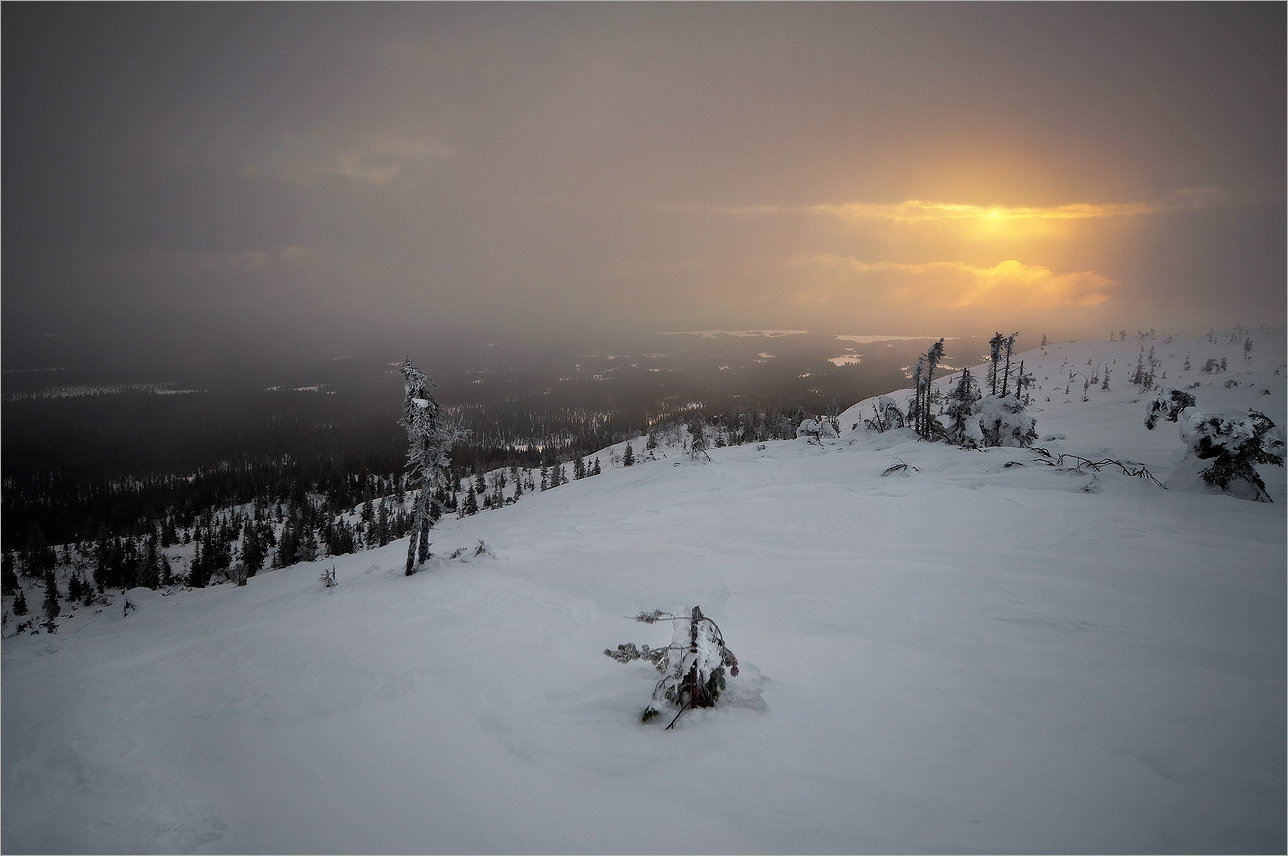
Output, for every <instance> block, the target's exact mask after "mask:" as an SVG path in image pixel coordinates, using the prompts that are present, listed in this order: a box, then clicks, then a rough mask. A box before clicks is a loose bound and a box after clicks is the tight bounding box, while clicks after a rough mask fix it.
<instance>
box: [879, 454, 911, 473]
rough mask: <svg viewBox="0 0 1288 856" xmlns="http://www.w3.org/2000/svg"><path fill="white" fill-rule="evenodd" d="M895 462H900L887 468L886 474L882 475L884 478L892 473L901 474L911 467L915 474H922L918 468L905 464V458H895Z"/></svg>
mask: <svg viewBox="0 0 1288 856" xmlns="http://www.w3.org/2000/svg"><path fill="white" fill-rule="evenodd" d="M895 460H896V461H898V462H899V463H897V464H891V465H890V466H889V467H886V470H885V472H883V473H882V474H881V475H882V476H888V475H890V474H891V473H897V472H900V471H901V470H906V469H908V468H909V467H912V471H913V472H914V473H916V472H920V470H918V469H917V468H916V467H913V466H912V465H911V464H906V463H904V461H903V458H895Z"/></svg>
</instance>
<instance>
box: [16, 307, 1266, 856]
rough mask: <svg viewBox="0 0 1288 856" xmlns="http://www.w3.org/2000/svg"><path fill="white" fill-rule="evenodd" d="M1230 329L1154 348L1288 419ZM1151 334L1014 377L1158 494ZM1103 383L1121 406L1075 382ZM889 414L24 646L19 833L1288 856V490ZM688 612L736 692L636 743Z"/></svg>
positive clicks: (1078, 442)
mask: <svg viewBox="0 0 1288 856" xmlns="http://www.w3.org/2000/svg"><path fill="white" fill-rule="evenodd" d="M1245 335H1246V336H1247V337H1251V338H1252V339H1253V341H1254V343H1255V345H1254V348H1253V350H1252V352H1251V359H1250V360H1247V361H1245V360H1244V354H1243V350H1242V346H1243V341H1244V336H1245ZM1230 338H1231V332H1230V331H1226V332H1224V333H1218V334H1216V339H1217V342H1216V343H1211V342H1209V341H1208V340H1207V337H1198V338H1195V339H1176V340H1174V341H1172V342H1168V343H1166V344H1165V343H1164V342H1163V340H1162V339H1161V338H1160V339H1158V340H1156V341H1146V342H1144V343H1143V344H1144V346H1145V348H1146V349H1148V348H1149V347H1150V346H1153V347H1154V348H1155V351H1156V354H1157V357H1158V358H1159V359H1160V360H1161V361H1162V367H1161V371H1166V372H1167V378H1166V379H1164V380H1162V381H1161V383H1162V384H1163V385H1165V386H1178V387H1180V386H1189V385H1190V384H1193V383H1195V382H1197V383H1199V384H1201V385H1200V386H1199V387H1198V388H1196V389H1192V390H1191V392H1192V393H1193V394H1194V395H1195V396H1196V398H1197V399H1198V406H1199V407H1200V409H1203V410H1205V411H1215V412H1219V411H1222V410H1224V411H1229V412H1243V411H1244V410H1246V408H1247V407H1249V406H1252V407H1256V408H1257V409H1259V410H1261V411H1263V412H1265V413H1266V414H1267V415H1269V416H1270V418H1271V419H1273V420H1274V421H1275V422H1276V423H1277V424H1280V425H1282V424H1284V421H1285V385H1284V373H1285V371H1288V367H1286V366H1285V365H1284V350H1285V348H1284V341H1285V339H1284V331H1283V330H1282V329H1279V330H1271V331H1266V330H1259V329H1254V330H1252V331H1241V334H1240V336H1238V337H1236V338H1237V341H1235V342H1230V341H1228V340H1229V339H1230ZM1141 345H1142V343H1141V342H1139V341H1136V340H1132V341H1127V342H1114V343H1109V342H1101V343H1072V344H1071V343H1064V344H1056V345H1050V346H1048V347H1047V348H1045V349H1044V350H1043V349H1035V350H1033V351H1030V352H1028V353H1025V354H1023V355H1021V356H1022V357H1023V359H1024V360H1025V362H1026V371H1031V372H1034V373H1035V375H1036V382H1037V384H1038V386H1036V387H1035V388H1034V389H1033V395H1034V397H1035V402H1034V405H1033V408H1032V411H1033V412H1034V415H1035V416H1036V417H1037V420H1038V421H1037V430H1038V433H1039V436H1040V437H1041V438H1054V439H1046V440H1039V442H1038V444H1037V445H1040V446H1043V447H1045V448H1046V449H1048V451H1050V452H1052V453H1053V454H1058V453H1060V452H1068V453H1072V454H1076V455H1080V456H1082V457H1084V458H1089V459H1092V460H1100V459H1102V458H1105V457H1112V458H1116V459H1119V460H1124V461H1126V460H1131V461H1133V462H1137V463H1140V464H1143V465H1145V466H1146V467H1148V469H1149V470H1150V472H1151V473H1153V474H1155V475H1156V476H1158V478H1160V479H1166V477H1167V476H1168V475H1169V474H1170V473H1171V471H1172V470H1174V469H1175V468H1176V467H1177V465H1178V464H1179V463H1180V459H1181V456H1182V452H1183V448H1182V445H1181V442H1180V440H1179V438H1178V435H1177V430H1176V426H1175V425H1174V424H1172V423H1164V424H1162V425H1161V426H1160V427H1159V428H1157V429H1156V430H1154V431H1146V430H1145V428H1144V425H1143V420H1144V416H1145V412H1146V407H1147V404H1148V402H1149V400H1151V399H1152V398H1153V393H1148V394H1146V393H1141V392H1139V391H1138V390H1137V388H1136V387H1133V386H1132V385H1131V384H1129V383H1128V382H1127V381H1128V377H1129V375H1130V374H1131V371H1132V369H1133V367H1134V365H1135V363H1136V359H1137V356H1138V353H1139V349H1140V347H1141ZM1187 355H1188V356H1189V359H1190V362H1191V365H1192V367H1193V368H1192V370H1191V371H1184V370H1183V369H1182V363H1183V360H1184V359H1185V357H1186V356H1187ZM1223 356H1224V357H1226V358H1227V360H1228V369H1227V371H1225V372H1217V373H1212V374H1205V373H1203V372H1202V371H1201V370H1200V367H1201V366H1202V365H1203V364H1204V362H1205V361H1206V360H1207V359H1208V358H1209V357H1214V358H1215V359H1217V360H1219V359H1220V358H1221V357H1223ZM947 359H948V360H949V361H950V362H952V363H953V364H954V365H959V364H963V363H974V362H978V359H979V356H978V355H972V354H954V353H952V348H951V346H950V347H949V354H948V356H947ZM1088 360H1091V361H1092V364H1093V365H1092V366H1088V365H1087V361H1088ZM1101 364H1106V365H1109V366H1110V367H1111V379H1110V390H1109V391H1104V390H1101V389H1100V387H1099V385H1096V386H1094V387H1093V388H1091V389H1089V390H1088V398H1089V400H1088V401H1087V402H1085V403H1084V402H1083V401H1082V397H1083V396H1082V379H1081V377H1076V380H1075V383H1074V384H1073V385H1072V386H1070V387H1069V388H1070V394H1068V395H1066V394H1065V393H1064V390H1065V388H1066V384H1067V383H1068V373H1069V371H1071V370H1078V371H1083V372H1086V371H1087V370H1088V369H1089V368H1092V367H1094V366H1099V365H1101ZM948 380H949V378H948V377H945V378H944V386H945V388H946V387H947V383H948ZM1231 380H1234V381H1237V385H1234V386H1227V382H1228V381H1231ZM1262 390H1267V391H1268V392H1267V393H1266V394H1263V392H1262ZM904 397H905V396H904V395H903V394H900V395H897V396H896V398H897V399H898V400H900V401H902V400H903V398H904ZM1048 398H1049V399H1050V400H1049V401H1047V400H1046V399H1048ZM869 415H871V405H870V403H863V404H861V405H856V406H855V407H854V408H851V409H850V410H849V411H847V412H846V413H844V414H843V415H842V417H841V421H842V431H841V436H840V438H839V439H836V440H824V441H823V445H821V446H820V445H815V444H810V443H807V442H805V441H804V440H797V441H780V442H773V443H766V444H763V447H761V446H757V445H744V446H737V447H727V448H720V449H712V450H711V452H710V455H711V458H712V460H711V462H709V463H708V462H701V463H694V462H690V461H689V460H687V458H685V457H683V456H678V455H674V454H672V455H670V456H669V457H668V458H666V459H664V460H658V461H650V462H645V463H642V464H640V465H637V466H635V467H631V468H614V467H609V466H607V465H606V466H605V468H604V474H603V475H602V476H599V477H596V478H592V479H585V480H582V481H573V482H571V483H569V484H567V485H564V486H562V487H560V488H558V489H556V490H551V491H548V492H544V493H540V494H535V495H532V496H529V497H526V498H525V500H524V501H523V502H522V503H520V504H517V505H514V506H509V507H506V508H505V509H502V510H499V511H497V512H495V513H487V514H480V515H477V516H474V517H467V518H464V519H452V518H447V519H444V520H443V521H441V522H440V524H439V526H438V528H437V529H435V531H434V532H433V533H432V536H433V541H434V548H433V549H434V551H435V553H436V554H437V557H436V558H435V559H434V560H432V562H431V564H430V565H429V566H428V567H427V568H426V569H425V570H424V571H422V572H421V573H420V574H418V575H416V576H414V577H411V578H408V577H405V576H403V574H402V564H403V561H404V557H405V555H406V543H405V541H400V542H395V543H393V544H390V545H389V546H388V547H385V548H381V549H378V550H371V551H366V552H362V553H358V554H354V555H349V556H341V557H335V558H327V559H324V560H321V561H319V562H317V563H313V564H309V565H297V566H293V567H290V568H287V569H284V570H280V571H274V572H271V573H262V574H261V575H259V576H257V577H255V578H253V579H251V580H250V581H249V584H248V585H247V586H246V587H244V588H235V587H232V586H228V585H224V586H216V587H213V588H209V589H204V590H193V591H176V592H173V593H171V594H169V595H163V594H161V593H159V592H151V591H147V590H131V591H130V592H129V593H128V600H129V602H130V603H131V604H132V605H133V606H134V607H135V608H134V609H132V610H131V611H130V612H129V614H128V615H124V614H123V612H124V601H123V599H121V598H117V600H116V601H115V602H114V603H113V604H112V605H111V606H108V607H105V608H103V610H102V611H101V612H100V613H98V614H97V615H90V614H85V612H86V611H84V610H82V612H81V614H78V616H77V617H76V619H75V620H73V621H68V622H67V623H66V624H65V625H64V627H63V629H62V630H61V631H60V632H59V633H57V634H56V635H49V634H43V633H42V634H40V635H22V636H17V637H12V638H6V639H4V641H3V648H2V654H3V672H2V675H3V694H2V703H3V708H2V720H0V725H2V730H3V745H2V747H0V748H2V753H0V758H2V764H3V772H2V779H0V785H2V788H3V804H2V818H0V820H2V824H3V825H2V827H0V835H2V838H0V845H2V847H3V850H4V851H5V852H31V851H42V852H124V851H130V852H157V851H161V852H319V853H324V852H456V853H473V852H531V853H544V852H566V853H585V852H599V853H612V852H649V853H669V852H682V853H700V852H712V853H717V852H779V853H799V852H810V853H823V852H930V851H950V852H976V851H986V852H1084V853H1085V852H1196V851H1204V852H1283V851H1284V850H1285V799H1286V796H1288V795H1286V793H1285V724H1286V717H1285V710H1286V701H1285V671H1286V663H1285V638H1286V636H1285V608H1286V603H1285V588H1286V586H1285V555H1286V547H1285V528H1286V527H1285V516H1284V510H1285V507H1288V506H1286V505H1285V501H1286V500H1288V496H1286V495H1285V494H1286V486H1285V485H1286V483H1285V477H1284V472H1283V470H1282V469H1278V468H1271V467H1267V468H1265V469H1264V470H1263V475H1264V477H1265V479H1266V483H1267V486H1268V488H1269V492H1270V494H1271V496H1272V497H1273V498H1274V500H1275V504H1258V503H1252V502H1246V501H1241V500H1237V499H1234V498H1231V497H1227V496H1220V495H1214V494H1212V493H1209V492H1205V491H1184V490H1165V489H1163V488H1160V487H1158V486H1155V485H1154V484H1152V483H1150V482H1149V481H1148V480H1145V479H1140V478H1131V477H1129V476H1126V475H1124V474H1122V472H1121V471H1119V470H1117V469H1116V468H1113V467H1106V468H1104V469H1102V470H1101V471H1100V472H1098V473H1097V472H1093V471H1092V470H1089V469H1087V468H1086V467H1084V468H1083V469H1082V470H1081V471H1077V470H1075V469H1073V468H1072V463H1071V464H1070V465H1069V466H1067V467H1064V468H1057V467H1054V466H1050V465H1048V464H1047V463H1044V461H1043V459H1042V458H1041V456H1040V455H1038V454H1037V453H1036V452H1034V451H1031V450H1023V449H1014V448H997V449H990V450H988V451H984V452H980V451H966V450H962V449H957V448H953V447H949V446H945V445H943V444H929V443H918V442H916V441H915V440H913V439H911V438H910V437H909V436H908V435H906V434H904V433H902V432H891V433H887V434H884V435H871V434H866V433H864V432H863V430H862V427H861V419H862V418H863V417H864V416H869ZM855 423H859V424H860V428H859V430H857V431H855V430H852V429H851V426H852V425H853V424H855ZM1059 435H1063V436H1062V437H1061V436H1059ZM623 448H624V444H622V446H621V447H619V448H618V449H616V451H617V453H618V454H620V452H621V451H622V449H623ZM635 448H636V451H637V452H638V451H639V450H640V449H641V448H642V445H641V444H640V442H639V441H636V446H635ZM600 457H601V458H603V459H604V461H605V463H606V464H607V462H608V460H609V455H608V454H606V453H605V454H601V456H600ZM899 461H902V462H904V463H907V464H909V465H910V466H909V467H908V468H907V469H904V470H901V471H898V472H895V473H892V474H890V475H888V476H882V475H881V474H882V472H883V471H885V470H886V469H887V468H888V467H890V466H891V465H892V464H894V463H897V462H899ZM914 468H915V469H914ZM480 540H482V541H483V542H484V543H485V545H486V547H487V551H488V552H485V553H483V554H481V555H474V551H475V548H476V546H477V545H478V542H479V541H480ZM457 548H465V550H464V552H463V553H462V555H460V556H459V557H458V558H455V559H449V558H447V557H448V556H449V555H451V554H452V553H453V552H454V551H455V550H456V549H457ZM331 567H335V569H336V576H337V580H338V585H337V586H336V587H335V588H330V589H328V588H325V587H323V585H322V583H321V582H319V580H318V576H319V574H320V573H321V572H322V570H323V569H330V568H331ZM694 604H700V605H701V606H702V609H703V611H704V612H705V613H706V614H707V615H708V616H710V617H712V618H714V619H715V620H716V621H717V622H718V623H719V625H720V627H721V629H722V630H723V634H724V638H725V640H726V642H727V643H728V645H729V646H730V648H732V649H733V651H734V652H736V654H737V655H738V658H739V660H740V663H741V666H742V671H741V674H740V676H739V677H738V678H731V679H730V680H729V688H728V691H727V693H726V696H725V697H724V699H723V701H724V702H725V704H723V705H722V706H719V707H717V708H715V709H712V710H703V711H691V712H687V713H685V714H684V715H683V716H682V717H681V718H680V719H679V721H678V722H677V724H676V727H675V729H674V730H672V731H666V730H664V728H665V724H666V723H665V721H663V722H660V723H659V722H658V721H657V720H654V721H653V722H651V723H648V724H641V723H640V722H639V714H640V712H641V711H642V710H643V707H644V705H645V704H646V703H647V701H648V698H649V695H650V693H651V692H652V688H653V684H654V681H655V678H656V673H655V672H654V671H653V670H652V668H651V667H650V666H648V665H647V664H642V663H640V662H638V661H637V662H635V663H631V664H628V665H620V664H618V663H616V662H614V661H612V660H610V659H609V658H607V657H605V656H603V653H602V652H603V650H604V649H605V648H611V647H615V646H616V645H617V644H618V643H621V642H628V641H630V642H637V643H644V642H647V643H649V644H651V645H659V644H664V643H666V642H667V641H668V640H669V639H670V628H669V627H668V626H665V625H652V626H650V625H644V624H638V623H635V622H633V621H630V620H627V619H625V618H624V616H629V615H634V614H635V613H637V612H639V611H640V610H652V609H654V608H661V609H663V610H668V611H672V612H676V611H679V610H682V609H685V608H687V607H691V606H692V605H694ZM31 605H32V607H33V609H37V608H38V599H36V600H35V601H33V602H32V604H31ZM662 719H663V720H668V719H669V717H662Z"/></svg>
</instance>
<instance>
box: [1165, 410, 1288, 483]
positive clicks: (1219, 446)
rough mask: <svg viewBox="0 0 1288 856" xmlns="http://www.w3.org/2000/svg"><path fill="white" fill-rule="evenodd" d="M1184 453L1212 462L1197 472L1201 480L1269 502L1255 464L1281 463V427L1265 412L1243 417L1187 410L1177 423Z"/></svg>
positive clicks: (1252, 411) (1282, 452)
mask: <svg viewBox="0 0 1288 856" xmlns="http://www.w3.org/2000/svg"><path fill="white" fill-rule="evenodd" d="M1180 434H1181V440H1182V441H1184V443H1185V446H1186V454H1187V455H1193V456H1194V457H1196V458H1198V459H1199V460H1204V461H1206V460H1211V461H1212V463H1211V464H1210V465H1209V466H1208V467H1207V468H1205V469H1203V470H1201V471H1199V475H1200V476H1201V477H1202V478H1203V481H1205V482H1207V483H1208V484H1210V485H1215V486H1217V487H1219V488H1221V489H1222V490H1223V491H1225V492H1226V493H1229V494H1232V495H1234V496H1238V497H1240V498H1243V499H1251V500H1253V501H1254V502H1271V501H1272V500H1271V499H1270V494H1268V493H1266V484H1265V482H1263V481H1262V480H1261V476H1260V475H1258V474H1257V470H1256V466H1255V465H1256V464H1272V465H1274V466H1277V467H1282V466H1283V465H1284V430H1283V429H1282V428H1278V427H1276V426H1275V423H1274V422H1272V421H1271V420H1270V418H1269V417H1267V416H1266V415H1265V414H1264V413H1260V412H1258V411H1256V410H1249V411H1248V415H1247V416H1246V417H1245V416H1228V415H1225V414H1215V415H1212V414H1207V413H1200V412H1198V411H1197V410H1196V411H1194V412H1192V413H1190V414H1189V415H1188V416H1187V417H1186V418H1185V419H1183V420H1181V424H1180Z"/></svg>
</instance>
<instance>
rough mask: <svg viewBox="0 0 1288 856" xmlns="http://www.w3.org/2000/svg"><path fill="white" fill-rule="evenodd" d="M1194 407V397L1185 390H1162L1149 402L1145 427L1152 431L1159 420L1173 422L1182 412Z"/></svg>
mask: <svg viewBox="0 0 1288 856" xmlns="http://www.w3.org/2000/svg"><path fill="white" fill-rule="evenodd" d="M1194 406H1195V401H1194V396H1192V395H1190V394H1189V393H1188V392H1186V391H1185V390H1182V389H1164V390H1162V391H1161V392H1159V394H1158V397H1157V398H1155V399H1154V400H1153V401H1152V402H1150V404H1149V413H1148V414H1146V416H1145V427H1146V428H1148V429H1149V430H1150V431H1153V430H1154V426H1155V425H1157V424H1158V420H1159V419H1160V418H1161V419H1166V420H1167V421H1168V422H1175V421H1176V420H1177V419H1179V418H1180V416H1181V411H1182V410H1184V409H1186V408H1187V407H1194Z"/></svg>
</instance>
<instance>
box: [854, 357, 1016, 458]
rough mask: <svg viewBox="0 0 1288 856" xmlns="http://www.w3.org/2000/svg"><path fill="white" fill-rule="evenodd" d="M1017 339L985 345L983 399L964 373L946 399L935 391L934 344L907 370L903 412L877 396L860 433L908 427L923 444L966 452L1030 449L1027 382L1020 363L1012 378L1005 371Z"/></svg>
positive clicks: (977, 385) (886, 398)
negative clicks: (909, 387) (909, 385)
mask: <svg viewBox="0 0 1288 856" xmlns="http://www.w3.org/2000/svg"><path fill="white" fill-rule="evenodd" d="M1018 336H1019V334H1018V333H1012V334H1011V335H1010V336H1004V335H1002V334H1001V333H998V334H996V335H995V336H994V337H993V338H992V339H991V340H990V341H989V345H990V348H991V351H990V355H989V371H988V376H987V386H988V391H987V394H986V393H985V390H984V389H983V388H982V387H981V384H980V383H979V382H978V381H977V380H976V379H975V377H974V375H972V374H971V371H970V369H968V368H967V369H962V371H961V374H960V375H959V376H958V378H957V381H956V383H954V384H953V385H952V386H951V388H950V390H949V392H948V393H947V394H945V393H943V392H942V391H941V390H940V389H939V388H937V387H936V386H935V385H934V379H935V371H936V369H938V368H939V365H940V363H941V361H942V360H943V358H944V340H943V339H940V340H939V341H937V342H935V343H934V344H933V345H931V346H930V348H929V349H928V350H927V351H926V353H925V354H923V355H922V356H920V357H918V359H917V364H916V366H915V367H914V368H913V370H912V381H913V397H912V399H911V400H910V401H909V402H908V407H907V410H906V411H903V410H900V408H899V406H898V404H896V403H895V401H894V399H893V398H891V397H890V396H887V395H883V396H880V397H879V398H878V399H877V403H876V404H875V405H874V406H873V414H872V417H871V418H867V419H864V420H863V424H864V426H865V428H866V429H867V430H868V431H875V432H884V431H890V430H893V429H895V428H903V427H909V428H912V430H913V431H915V432H916V434H917V436H918V437H920V438H921V439H923V440H930V441H936V440H938V441H943V442H947V443H952V444H954V445H958V446H964V447H966V448H980V447H983V446H1028V445H1030V444H1031V443H1032V442H1033V441H1034V440H1036V439H1037V430H1036V421H1035V420H1034V419H1033V417H1032V416H1030V415H1029V413H1028V411H1027V409H1026V407H1027V404H1028V396H1027V395H1026V394H1025V390H1026V389H1027V388H1028V387H1029V386H1030V385H1031V384H1032V382H1033V377H1032V375H1029V374H1025V372H1024V363H1023V362H1021V363H1020V365H1019V367H1018V369H1017V370H1016V371H1015V372H1014V374H1012V368H1011V356H1012V353H1013V351H1014V348H1015V340H1016V339H1017V338H1018ZM1012 380H1014V383H1012Z"/></svg>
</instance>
